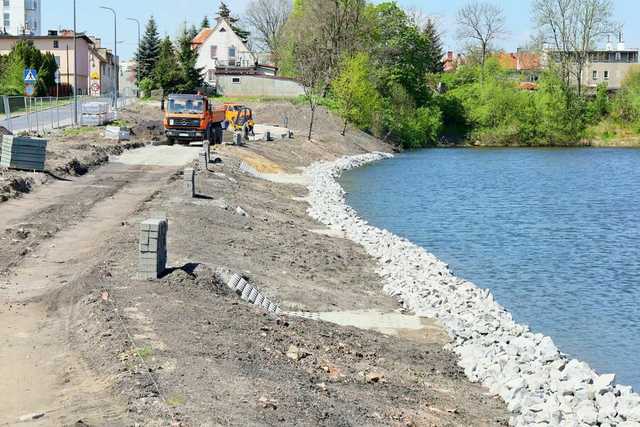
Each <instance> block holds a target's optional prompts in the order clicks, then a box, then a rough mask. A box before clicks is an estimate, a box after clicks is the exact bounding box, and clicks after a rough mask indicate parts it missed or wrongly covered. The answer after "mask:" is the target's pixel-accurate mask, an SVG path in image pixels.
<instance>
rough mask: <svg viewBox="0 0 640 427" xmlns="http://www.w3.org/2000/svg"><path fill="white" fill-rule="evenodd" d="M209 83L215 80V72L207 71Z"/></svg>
mask: <svg viewBox="0 0 640 427" xmlns="http://www.w3.org/2000/svg"><path fill="white" fill-rule="evenodd" d="M208 74H209V81H210V82H212V81H214V80H215V79H216V70H209V72H208Z"/></svg>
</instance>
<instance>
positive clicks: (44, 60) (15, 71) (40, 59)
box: [0, 40, 58, 96]
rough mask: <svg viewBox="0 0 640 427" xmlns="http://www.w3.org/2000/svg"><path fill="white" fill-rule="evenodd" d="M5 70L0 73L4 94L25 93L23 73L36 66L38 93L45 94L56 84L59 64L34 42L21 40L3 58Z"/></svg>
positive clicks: (0, 90) (0, 83)
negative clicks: (37, 47) (26, 69)
mask: <svg viewBox="0 0 640 427" xmlns="http://www.w3.org/2000/svg"><path fill="white" fill-rule="evenodd" d="M2 63H3V65H2V68H3V70H2V71H3V72H2V73H1V74H0V92H1V93H2V94H4V95H22V94H23V93H24V80H23V77H24V76H23V73H24V69H25V68H34V69H35V70H36V71H37V72H38V80H37V81H36V85H35V86H36V94H37V95H40V96H44V95H46V94H47V92H48V90H49V88H51V87H52V86H53V85H54V84H55V73H56V71H57V70H58V66H57V64H56V62H55V58H54V57H53V55H51V54H44V55H43V54H42V52H40V50H38V49H36V48H35V46H34V45H33V42H31V41H29V40H20V41H18V42H17V43H16V44H15V45H14V46H13V47H12V48H11V51H10V52H9V54H8V55H7V56H6V57H4V59H3V60H2Z"/></svg>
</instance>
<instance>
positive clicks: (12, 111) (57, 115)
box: [0, 96, 132, 133]
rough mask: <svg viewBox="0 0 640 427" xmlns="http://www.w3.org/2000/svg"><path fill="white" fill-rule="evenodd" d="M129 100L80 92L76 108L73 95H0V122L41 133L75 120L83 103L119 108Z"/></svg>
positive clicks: (14, 131) (13, 129)
mask: <svg viewBox="0 0 640 427" xmlns="http://www.w3.org/2000/svg"><path fill="white" fill-rule="evenodd" d="M131 100H132V98H131V97H121V98H118V100H117V101H116V100H114V98H113V97H109V96H102V97H93V96H79V97H78V105H77V111H76V108H75V101H74V98H73V97H37V98H36V97H25V96H0V126H2V127H4V128H6V129H8V130H10V131H11V132H13V133H21V132H27V133H41V132H44V131H46V130H49V129H56V128H60V127H65V126H71V125H73V124H74V115H75V114H77V117H78V123H79V122H80V115H81V113H82V109H83V106H84V105H85V104H87V103H90V102H104V103H107V104H108V105H109V107H110V109H114V110H118V109H119V108H122V107H123V106H124V105H126V104H127V103H129V102H130V101H131Z"/></svg>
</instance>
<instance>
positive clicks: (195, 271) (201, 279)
mask: <svg viewBox="0 0 640 427" xmlns="http://www.w3.org/2000/svg"><path fill="white" fill-rule="evenodd" d="M162 281H163V282H164V283H166V284H167V285H169V286H171V287H178V288H179V287H183V288H186V287H195V288H199V289H203V290H207V291H210V292H213V293H214V294H216V295H227V294H228V293H229V291H228V288H227V287H226V286H225V284H224V283H222V282H221V281H220V280H219V279H218V278H217V276H216V274H215V273H214V271H213V270H212V269H211V268H209V267H207V266H206V265H204V264H195V263H193V264H187V265H185V266H183V267H181V268H174V269H172V270H169V271H168V272H167V273H166V275H165V276H164V277H163V278H162Z"/></svg>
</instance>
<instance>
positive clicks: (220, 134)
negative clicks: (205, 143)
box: [215, 127, 224, 144]
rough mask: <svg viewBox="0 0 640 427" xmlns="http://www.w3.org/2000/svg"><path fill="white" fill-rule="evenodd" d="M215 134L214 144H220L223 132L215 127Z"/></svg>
mask: <svg viewBox="0 0 640 427" xmlns="http://www.w3.org/2000/svg"><path fill="white" fill-rule="evenodd" d="M215 131H216V132H215V133H216V137H215V144H222V139H223V136H224V131H223V130H222V128H221V127H217V128H216V129H215Z"/></svg>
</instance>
